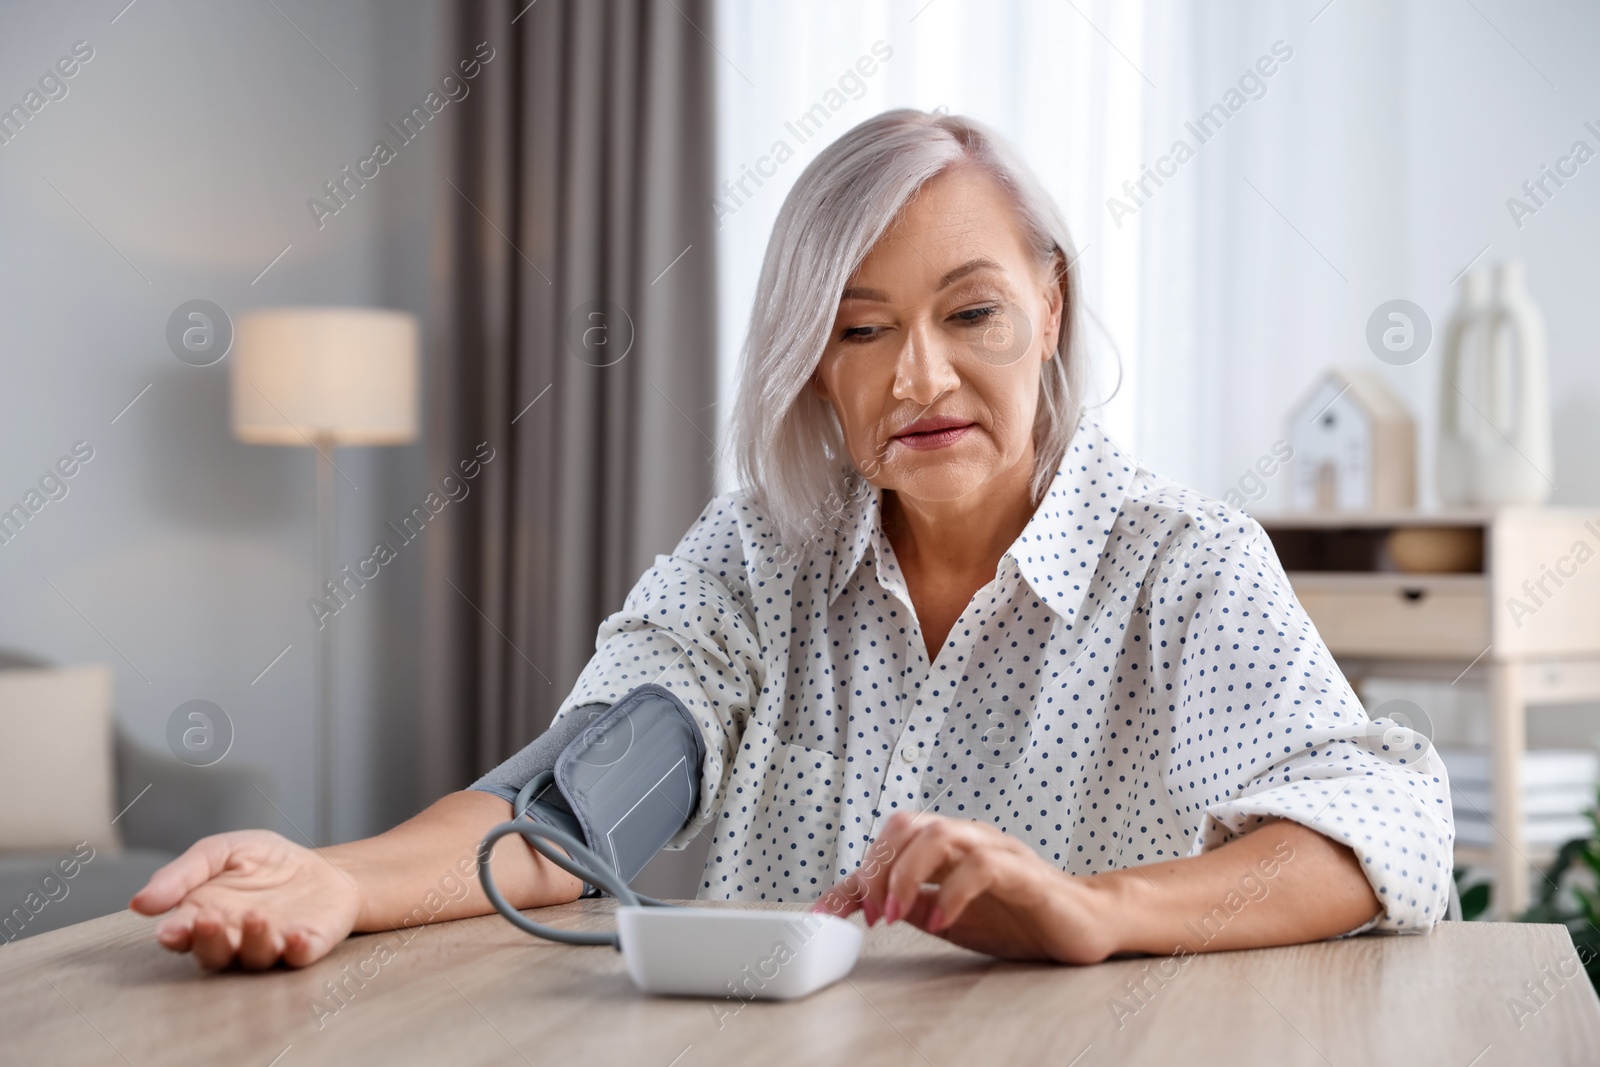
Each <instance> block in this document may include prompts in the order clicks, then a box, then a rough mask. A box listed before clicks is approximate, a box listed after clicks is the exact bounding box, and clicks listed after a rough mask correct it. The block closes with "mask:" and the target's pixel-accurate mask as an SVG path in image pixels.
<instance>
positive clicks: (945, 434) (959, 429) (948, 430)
mask: <svg viewBox="0 0 1600 1067" xmlns="http://www.w3.org/2000/svg"><path fill="white" fill-rule="evenodd" d="M974 425H976V424H975V423H970V422H969V423H967V424H966V425H965V426H947V427H945V428H944V429H942V430H929V431H927V432H925V433H907V434H901V435H899V436H898V437H896V438H895V440H896V441H898V442H900V443H901V444H903V445H905V446H906V447H907V448H914V449H916V450H917V451H918V452H927V451H931V450H933V449H935V448H948V447H949V446H950V445H953V444H955V443H956V442H957V441H959V440H961V439H962V438H963V437H965V436H966V435H967V431H968V430H970V429H972V427H973V426H974Z"/></svg>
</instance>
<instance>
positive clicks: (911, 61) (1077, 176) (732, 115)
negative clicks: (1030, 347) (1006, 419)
mask: <svg viewBox="0 0 1600 1067" xmlns="http://www.w3.org/2000/svg"><path fill="white" fill-rule="evenodd" d="M717 19H718V22H717V28H716V34H715V36H716V43H717V48H718V50H719V52H721V53H722V56H723V61H722V62H721V63H720V64H719V69H718V72H717V73H718V78H719V79H720V81H719V85H718V116H717V117H718V122H719V124H720V128H719V133H720V137H719V147H718V173H719V175H720V176H721V178H722V179H724V180H725V182H726V184H725V185H724V188H723V190H722V193H721V197H720V201H721V202H720V204H719V206H718V208H717V212H718V214H719V216H720V220H721V227H720V229H719V230H718V248H717V253H718V257H719V269H720V271H721V280H720V283H719V299H720V301H721V306H720V307H721V309H720V312H719V315H720V319H721V321H720V323H719V357H720V369H721V376H720V385H721V389H720V392H719V396H720V397H721V398H722V399H721V400H720V401H719V404H718V406H719V412H718V414H719V420H718V424H719V426H725V422H726V416H727V414H728V410H727V409H728V406H729V404H730V402H731V401H730V399H729V398H730V397H731V390H732V384H733V375H734V371H735V368H736V365H737V359H738V353H739V348H740V345H741V344H742V343H743V340H744V333H745V328H746V326H747V323H748V318H749V313H750V304H751V300H752V297H753V295H754V289H755V281H756V277H757V275H758V274H759V271H760V264H761V257H762V254H763V252H764V251H765V248H766V241H767V237H768V235H769V234H770V233H771V230H772V223H773V220H774V219H775V218H776V217H777V213H778V207H779V205H780V204H781V203H782V201H783V197H784V195H785V194H786V193H787V192H788V190H789V188H790V186H791V185H792V184H793V183H794V180H795V178H796V177H798V176H799V173H800V171H801V170H802V169H803V168H804V167H805V165H806V164H807V163H808V162H809V161H810V160H811V159H812V158H813V157H814V156H815V155H816V153H817V152H818V151H819V150H820V149H821V147H822V146H823V145H825V144H827V143H828V142H829V141H831V140H833V139H834V138H836V137H838V136H839V135H840V134H842V133H844V132H845V130H847V129H849V128H850V127H851V126H853V125H854V124H856V123H857V122H860V121H861V120H862V119H865V118H868V117H870V116H872V115H874V114H877V113H878V112H880V111H883V110H886V109H888V108H892V107H920V108H925V109H931V108H936V107H944V108H946V109H948V110H949V111H951V112H954V113H959V114H966V115H971V116H973V117H975V118H978V119H980V120H981V121H984V122H986V123H987V124H989V125H990V126H992V127H993V128H995V129H996V130H998V131H999V132H1000V133H1001V134H1002V135H1003V136H1005V137H1006V138H1007V139H1009V140H1010V141H1011V142H1012V143H1013V144H1015V145H1016V146H1017V147H1018V149H1019V150H1020V151H1021V152H1022V153H1023V155H1024V156H1025V157H1026V158H1027V159H1028V161H1029V162H1030V163H1031V164H1032V166H1033V168H1034V169H1035V171H1036V172H1037V173H1038V174H1039V177H1040V178H1041V179H1042V180H1043V181H1044V183H1045V185H1046V187H1047V188H1048V189H1049V190H1050V192H1051V193H1052V195H1053V196H1054V197H1055V198H1056V202H1057V203H1058V204H1059V205H1060V206H1061V209H1062V211H1063V212H1064V213H1065V215H1066V218H1067V222H1068V224H1069V226H1070V227H1071V229H1072V234H1073V237H1074V239H1075V240H1076V241H1077V243H1078V247H1079V249H1080V260H1079V268H1080V269H1081V270H1082V272H1083V275H1082V277H1083V281H1084V293H1085V299H1086V304H1087V306H1088V307H1089V309H1090V310H1091V311H1092V313H1093V315H1094V320H1093V321H1089V322H1087V323H1086V326H1087V336H1088V339H1089V342H1090V343H1089V346H1088V348H1089V351H1090V352H1091V353H1092V358H1093V359H1094V360H1095V373H1094V375H1093V387H1092V392H1093V394H1094V395H1092V396H1091V397H1090V400H1091V402H1093V401H1096V400H1104V399H1105V398H1106V397H1107V396H1109V395H1110V394H1111V393H1112V391H1113V389H1114V388H1115V387H1116V385H1117V379H1118V369H1117V366H1116V356H1115V354H1114V352H1113V350H1112V346H1111V344H1110V340H1109V339H1114V340H1115V346H1116V348H1118V349H1120V350H1121V352H1122V355H1123V360H1122V362H1123V368H1122V370H1123V378H1124V381H1123V384H1122V388H1121V390H1120V391H1118V392H1117V395H1116V396H1115V398H1113V399H1112V400H1111V401H1110V403H1108V404H1106V405H1105V406H1104V407H1102V408H1100V409H1099V410H1098V411H1097V417H1098V418H1099V419H1100V421H1101V422H1102V424H1103V425H1104V426H1105V427H1106V428H1107V429H1108V430H1109V431H1110V432H1111V434H1112V435H1113V436H1114V437H1116V438H1117V439H1119V440H1121V441H1123V442H1125V443H1127V444H1129V445H1130V446H1134V445H1135V443H1136V441H1137V436H1138V434H1137V426H1136V412H1137V407H1136V403H1135V397H1136V395H1137V393H1138V390H1139V385H1140V378H1141V375H1140V367H1139V364H1138V361H1137V360H1136V359H1135V358H1133V353H1135V352H1136V351H1137V350H1138V347H1139V329H1140V307H1139V303H1138V293H1139V292H1140V286H1139V284H1138V279H1139V276H1140V270H1141V255H1142V249H1141V245H1140V242H1139V241H1137V240H1134V239H1130V237H1129V233H1130V231H1129V228H1128V227H1127V226H1124V227H1123V228H1122V229H1121V230H1120V231H1119V230H1118V229H1117V227H1116V226H1115V225H1114V223H1113V221H1112V219H1111V217H1110V215H1109V214H1108V212H1107V209H1106V197H1107V195H1108V193H1107V191H1108V190H1109V189H1113V188H1115V187H1116V186H1117V185H1119V184H1120V183H1121V182H1122V181H1124V180H1126V179H1128V178H1133V177H1137V176H1138V173H1139V163H1140V160H1141V152H1142V151H1143V147H1142V144H1141V136H1142V135H1141V131H1142V128H1143V111H1144V109H1145V108H1146V107H1147V106H1148V99H1147V98H1148V96H1149V94H1150V92H1151V86H1150V84H1149V82H1148V81H1147V79H1146V77H1145V75H1143V74H1141V73H1140V70H1139V69H1138V68H1139V66H1140V65H1141V63H1140V59H1139V57H1140V56H1141V55H1142V53H1143V52H1144V50H1145V34H1146V23H1145V16H1144V9H1143V7H1142V5H1140V4H1129V3H1111V2H1108V0H1080V2H1079V3H1077V4H1076V5H1075V6H1072V5H1067V4H1063V3H1059V2H1054V0H1051V2H1040V3H1016V4H996V3H972V4H968V3H963V2H959V0H933V2H932V3H926V2H925V0H916V2H913V3H899V2H887V3H862V2H861V0H826V2H820V3H805V4H799V3H793V4H781V5H780V4H754V3H745V2H740V0H725V2H723V3H722V4H720V6H719V7H718V10H717ZM875 45H876V47H877V51H876V52H874V46H875ZM886 51H887V53H888V58H887V59H881V60H880V59H879V57H880V56H881V55H883V54H884V53H885V52H886ZM863 56H866V57H869V59H870V60H872V62H868V63H866V64H864V65H863V68H858V67H857V62H858V60H860V59H861V57H863ZM873 68H875V69H873ZM860 69H873V73H871V74H870V75H866V76H862V75H861V74H860V73H859V70H860ZM830 90H832V91H835V92H837V94H838V95H833V96H830V95H829V94H830ZM841 101H842V106H839V107H838V108H837V110H833V111H832V113H831V115H830V117H829V118H828V119H827V121H826V122H825V123H824V124H822V126H821V128H819V129H816V130H815V131H810V130H802V129H801V128H800V127H799V126H798V125H797V120H798V118H799V116H800V115H802V114H804V113H805V112H807V111H808V110H810V109H811V108H813V107H814V106H815V105H816V104H818V103H822V104H823V105H824V107H829V105H831V104H840V103H841ZM799 133H809V136H808V137H807V138H806V139H805V140H804V141H802V140H801V139H800V137H799V136H797V134H799ZM780 142H781V143H782V144H783V145H785V146H787V149H788V150H789V151H792V152H793V156H792V158H784V160H783V161H782V162H778V158H779V157H780V156H784V155H785V154H786V153H785V152H783V151H781V150H780V149H779V148H778V146H779V144H780ZM741 179H742V180H741ZM757 179H759V182H758V180H757ZM724 451H726V450H724ZM718 486H719V490H722V489H727V488H729V487H731V472H730V471H729V468H728V464H727V463H726V459H725V458H724V462H723V463H722V464H721V467H720V469H719V473H718Z"/></svg>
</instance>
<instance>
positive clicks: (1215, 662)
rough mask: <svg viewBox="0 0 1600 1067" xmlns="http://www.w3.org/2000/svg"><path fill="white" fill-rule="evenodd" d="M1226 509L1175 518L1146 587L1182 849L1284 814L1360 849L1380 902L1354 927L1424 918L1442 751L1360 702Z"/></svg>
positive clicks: (1443, 802)
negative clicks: (1180, 523) (1197, 528)
mask: <svg viewBox="0 0 1600 1067" xmlns="http://www.w3.org/2000/svg"><path fill="white" fill-rule="evenodd" d="M1231 518H1232V519H1233V521H1232V522H1231V523H1228V524H1225V530H1224V532H1223V533H1221V534H1220V535H1219V534H1217V533H1215V532H1212V533H1208V534H1207V535H1206V536H1205V537H1203V538H1202V537H1199V536H1196V535H1194V534H1192V533H1190V532H1187V531H1186V532H1185V533H1180V534H1179V535H1178V536H1177V537H1176V538H1175V539H1174V543H1173V544H1172V545H1171V546H1169V551H1168V552H1167V553H1166V554H1165V557H1164V559H1163V561H1162V563H1161V564H1160V565H1159V566H1158V567H1157V568H1156V570H1155V572H1154V573H1153V574H1152V576H1151V586H1152V588H1151V591H1150V596H1149V599H1148V601H1147V603H1148V609H1149V612H1150V617H1149V620H1148V623H1149V631H1148V632H1149V637H1150V642H1151V644H1150V648H1151V653H1152V656H1151V671H1152V675H1153V677H1152V683H1151V694H1152V698H1153V702H1152V703H1153V706H1152V710H1153V711H1154V713H1155V714H1156V716H1157V721H1158V723H1160V724H1161V726H1162V733H1163V735H1164V736H1165V738H1166V739H1167V744H1166V745H1164V746H1163V748H1164V752H1163V753H1162V773H1163V776H1164V778H1165V782H1166V786H1167V789H1168V791H1169V793H1170V794H1171V795H1172V797H1173V799H1174V801H1176V802H1177V803H1178V804H1179V808H1180V810H1181V811H1184V812H1186V813H1188V814H1189V815H1190V816H1191V818H1194V817H1197V822H1198V826H1199V830H1198V834H1197V836H1196V839H1195V840H1193V841H1192V842H1191V850H1190V851H1191V854H1198V853H1200V852H1205V851H1209V850H1210V849H1213V848H1216V847H1218V846H1220V845H1222V844H1224V843H1226V842H1227V841H1229V840H1232V839H1233V838H1234V837H1237V836H1239V835H1241V834H1245V833H1248V832H1249V831H1251V830H1253V829H1255V828H1256V827H1258V826H1260V825H1261V824H1262V823H1264V822H1266V821H1269V820H1272V819H1289V820H1293V821H1294V822H1298V823H1301V824H1302V825H1304V826H1307V827H1309V828H1310V829H1313V830H1315V831H1317V832H1318V833H1320V834H1322V835H1324V836H1325V837H1327V838H1329V839H1331V840H1333V841H1336V842H1339V843H1341V844H1344V845H1347V846H1349V848H1350V849H1351V850H1352V851H1353V852H1354V853H1355V855H1356V857H1357V859H1358V860H1359V861H1360V863H1361V869H1362V871H1363V873H1364V874H1365V875H1366V877H1367V881H1368V882H1369V883H1371V885H1372V890H1373V892H1374V893H1375V894H1376V896H1377V898H1378V901H1379V902H1380V903H1381V904H1382V906H1383V912H1382V914H1381V915H1379V916H1378V918H1377V919H1376V920H1375V922H1373V923H1370V924H1367V926H1363V927H1361V928H1358V929H1366V928H1368V927H1376V928H1377V929H1380V930H1388V931H1401V932H1404V931H1426V930H1429V929H1431V928H1432V927H1433V925H1434V924H1435V923H1436V922H1438V921H1439V920H1440V919H1441V918H1443V917H1444V912H1445V908H1446V904H1447V901H1448V899H1449V889H1450V881H1451V873H1452V859H1451V850H1452V847H1453V845H1454V838H1455V829H1454V824H1453V822H1452V820H1451V814H1450V789H1449V781H1448V779H1447V777H1446V774H1445V769H1444V764H1443V762H1442V760H1441V759H1440V758H1439V756H1438V754H1437V752H1435V750H1434V749H1433V747H1432V745H1431V744H1430V743H1429V741H1428V739H1427V738H1426V737H1425V736H1423V735H1422V734H1420V733H1418V732H1416V731H1414V730H1412V729H1410V728H1408V727H1406V726H1403V725H1401V724H1398V723H1395V722H1392V721H1389V720H1385V719H1379V720H1373V719H1371V718H1369V716H1368V715H1367V712H1366V710H1365V709H1364V708H1363V707H1362V706H1361V703H1360V701H1359V700H1358V699H1357V697H1356V695H1355V693H1354V692H1353V691H1352V689H1351V688H1350V685H1349V683H1348V682H1347V681H1346V680H1345V678H1344V675H1343V674H1342V673H1341V672H1340V670H1339V667H1338V665H1337V664H1336V663H1335V662H1334V660H1333V657H1332V655H1331V654H1330V653H1329V652H1328V650H1327V647H1326V646H1325V645H1324V644H1323V642H1322V639H1321V637H1320V636H1319V635H1318V634H1317V631H1316V627H1315V626H1314V625H1313V624H1312V622H1311V620H1310V618H1309V617H1308V616H1307V615H1306V613H1305V610H1304V609H1303V608H1302V607H1301V606H1300V603H1299V601H1298V600H1297V599H1296V598H1295V596H1294V592H1293V590H1292V589H1291V588H1290V586H1289V582H1288V579H1287V578H1286V577H1285V575H1284V573H1283V569H1282V566H1281V565H1280V563H1279V562H1278V558H1277V554H1276V553H1275V552H1274V551H1273V549H1272V545H1271V542H1270V541H1269V540H1268V539H1267V537H1266V535H1265V533H1264V532H1262V530H1261V528H1260V526H1259V525H1258V524H1256V523H1255V522H1254V520H1251V519H1249V518H1248V517H1245V516H1242V515H1239V514H1238V513H1233V515H1232V516H1231ZM1186 537H1187V540H1186V539H1185V538H1186ZM1352 932H1357V931H1352Z"/></svg>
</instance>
